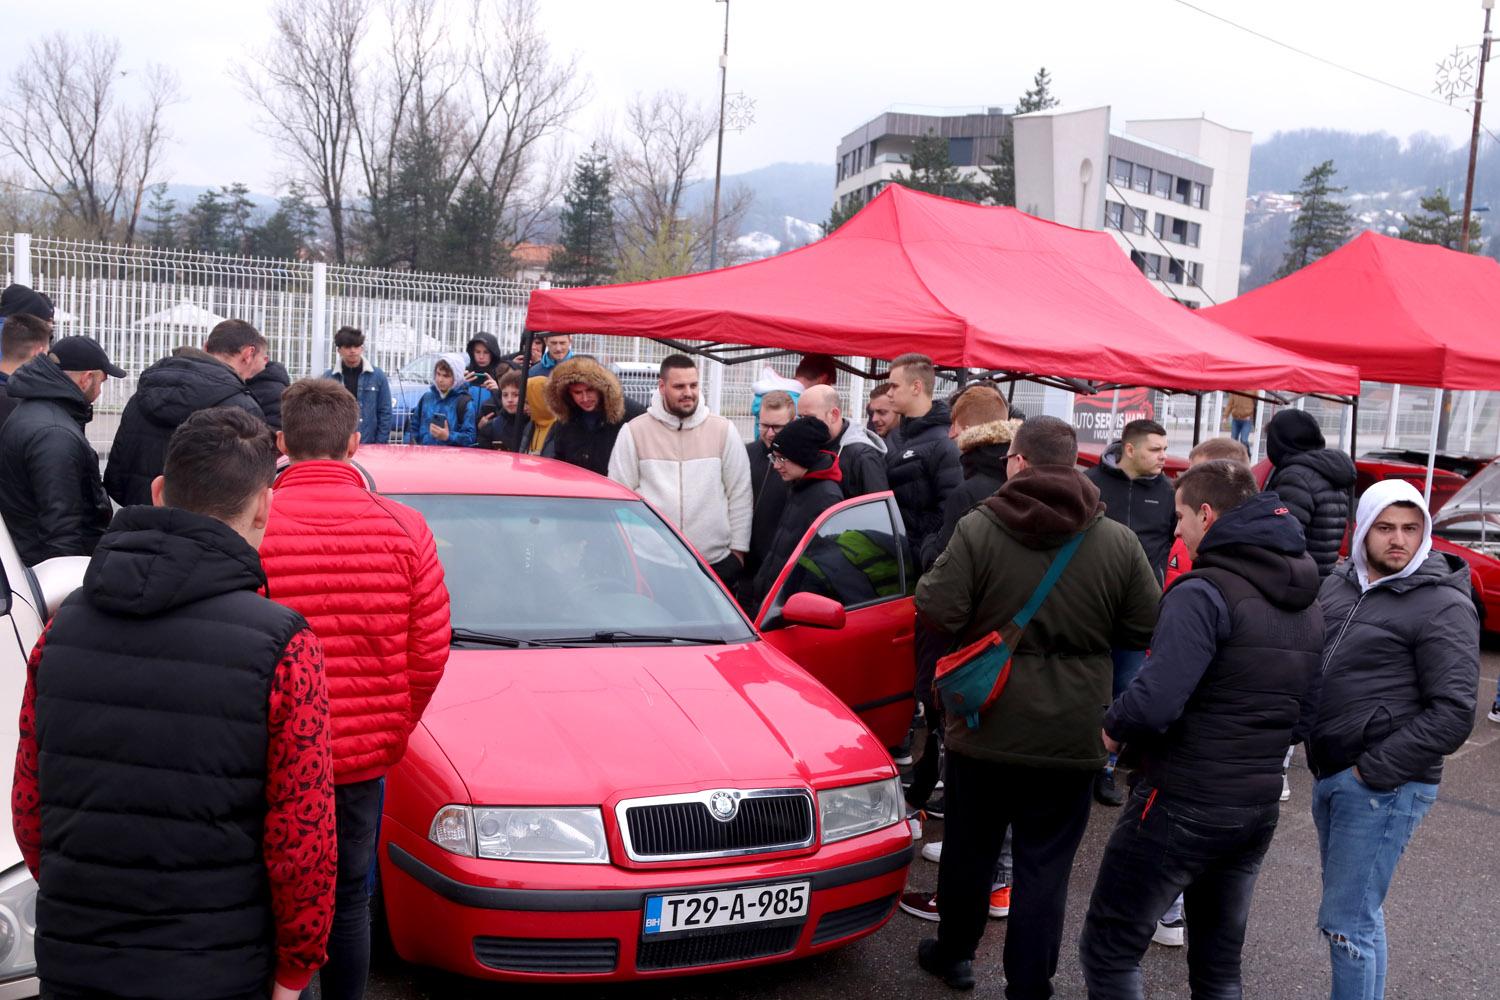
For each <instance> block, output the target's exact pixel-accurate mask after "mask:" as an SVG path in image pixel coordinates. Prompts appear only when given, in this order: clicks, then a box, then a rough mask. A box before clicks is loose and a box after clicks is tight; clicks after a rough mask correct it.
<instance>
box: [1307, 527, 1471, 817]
mask: <svg viewBox="0 0 1500 1000" xmlns="http://www.w3.org/2000/svg"><path fill="white" fill-rule="evenodd" d="M1318 603H1320V604H1321V605H1322V606H1323V618H1324V624H1325V629H1326V639H1325V647H1326V652H1325V653H1324V654H1323V674H1322V680H1321V689H1320V690H1319V692H1318V699H1317V706H1318V707H1317V711H1316V715H1315V717H1314V721H1313V724H1312V727H1311V728H1312V733H1311V735H1310V736H1309V738H1308V741H1307V762H1308V766H1309V767H1311V768H1312V771H1313V773H1314V774H1316V775H1318V776H1319V777H1327V776H1328V775H1330V774H1334V773H1336V772H1338V771H1342V770H1343V769H1344V768H1347V767H1350V766H1355V765H1357V766H1358V767H1359V774H1360V778H1361V779H1362V780H1363V781H1364V783H1365V784H1366V785H1368V786H1369V787H1370V788H1373V789H1375V790H1377V791H1386V790H1389V789H1392V788H1395V787H1396V786H1398V785H1401V784H1404V783H1406V782H1408V781H1422V782H1437V781H1438V780H1439V779H1441V778H1442V775H1443V758H1444V757H1446V756H1447V755H1448V754H1451V753H1453V752H1454V751H1455V750H1457V749H1458V748H1459V747H1461V746H1463V745H1464V741H1465V740H1466V739H1468V738H1469V732H1470V730H1471V729H1473V727H1474V704H1475V698H1476V694H1475V692H1476V691H1477V690H1478V688H1479V618H1478V616H1477V614H1476V613H1475V611H1474V602H1473V600H1472V599H1471V597H1470V594H1469V567H1468V565H1467V564H1466V563H1464V562H1463V560H1461V559H1459V558H1458V557H1457V556H1450V555H1444V554H1443V553H1441V552H1433V553H1430V554H1429V555H1428V556H1427V559H1426V560H1425V561H1424V562H1423V563H1422V565H1421V567H1420V568H1419V569H1418V570H1417V571H1416V572H1415V573H1413V574H1412V575H1411V576H1408V577H1403V578H1401V579H1396V580H1391V581H1390V582H1389V583H1385V584H1379V585H1377V586H1375V587H1372V588H1371V589H1369V590H1368V591H1364V592H1363V593H1361V589H1360V583H1359V574H1358V570H1357V569H1356V567H1355V565H1354V561H1353V560H1352V559H1351V560H1348V561H1346V562H1344V564H1343V565H1341V566H1340V567H1339V568H1338V569H1337V570H1335V571H1334V572H1333V574H1332V575H1330V576H1329V577H1327V578H1326V579H1325V580H1324V581H1323V586H1322V588H1321V589H1320V590H1319V591H1318Z"/></svg>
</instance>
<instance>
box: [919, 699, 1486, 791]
mask: <svg viewBox="0 0 1500 1000" xmlns="http://www.w3.org/2000/svg"><path fill="white" fill-rule="evenodd" d="M1485 718H1486V719H1489V720H1490V721H1491V722H1500V700H1497V701H1496V702H1495V704H1493V705H1491V706H1490V714H1489V715H1486V716H1485ZM938 784H942V782H938Z"/></svg>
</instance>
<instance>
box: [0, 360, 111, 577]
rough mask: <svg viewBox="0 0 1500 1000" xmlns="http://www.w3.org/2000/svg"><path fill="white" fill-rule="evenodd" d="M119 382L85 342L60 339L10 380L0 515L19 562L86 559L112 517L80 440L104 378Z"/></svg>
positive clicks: (95, 463) (0, 447)
mask: <svg viewBox="0 0 1500 1000" xmlns="http://www.w3.org/2000/svg"><path fill="white" fill-rule="evenodd" d="M111 377H113V378H124V377H125V372H124V371H123V370H122V369H120V368H117V367H115V365H114V364H113V363H111V362H110V360H109V358H108V357H107V356H105V353H104V349H103V348H102V347H100V346H99V345H98V343H96V342H95V341H93V340H91V339H90V338H88V337H64V338H62V339H61V340H59V341H57V342H56V343H54V344H53V345H52V347H51V348H50V350H49V351H46V352H43V353H42V354H38V355H37V356H36V357H34V358H32V359H31V360H30V361H28V362H26V363H25V364H24V365H22V366H21V367H20V368H17V369H16V373H15V374H14V375H12V376H11V377H10V382H9V383H8V387H9V389H10V396H11V398H12V399H14V400H16V402H17V406H16V409H15V412H14V413H12V414H11V417H10V419H9V420H7V421H6V422H5V427H4V428H3V429H0V514H3V515H4V517H5V525H6V527H7V528H9V529H10V535H11V538H12V540H14V541H15V543H16V549H17V550H18V551H19V552H20V554H21V561H22V562H24V563H25V564H26V565H28V566H35V565H36V564H37V563H39V562H42V561H43V560H45V559H51V558H53V557H54V556H86V555H90V554H92V553H93V551H94V546H95V545H96V544H98V542H99V539H100V538H101V537H102V536H103V535H104V531H105V529H106V528H108V527H109V519H110V515H111V513H112V510H111V508H110V505H109V498H108V497H106V496H105V495H104V485H103V484H102V483H101V482H100V481H99V456H98V455H97V454H95V453H94V448H93V446H92V445H90V444H89V441H88V438H87V437H86V436H85V435H84V433H83V428H84V426H85V425H86V424H87V423H88V422H89V420H90V419H92V417H93V415H94V405H93V404H94V400H96V399H98V398H99V393H100V392H101V391H102V390H103V388H104V382H105V380H106V379H107V378H111Z"/></svg>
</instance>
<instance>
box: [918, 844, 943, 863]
mask: <svg viewBox="0 0 1500 1000" xmlns="http://www.w3.org/2000/svg"><path fill="white" fill-rule="evenodd" d="M922 857H924V858H926V859H927V860H928V861H931V862H932V863H933V864H935V865H939V864H942V863H943V842H942V841H941V840H934V841H933V842H932V843H930V844H923V845H922Z"/></svg>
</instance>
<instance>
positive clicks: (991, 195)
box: [980, 66, 1061, 205]
mask: <svg viewBox="0 0 1500 1000" xmlns="http://www.w3.org/2000/svg"><path fill="white" fill-rule="evenodd" d="M1059 103H1061V102H1060V101H1058V99H1057V98H1056V97H1054V96H1052V76H1051V75H1050V74H1049V73H1048V72H1047V67H1045V66H1043V67H1042V68H1041V69H1039V70H1037V71H1036V76H1034V77H1032V78H1031V89H1030V90H1027V91H1026V92H1025V93H1024V94H1022V95H1021V96H1020V98H1019V99H1018V100H1017V101H1016V110H1015V113H1016V114H1018V115H1026V114H1030V113H1031V112H1033V111H1046V110H1047V109H1048V108H1055V107H1057V106H1058V104H1059ZM990 162H991V163H993V164H994V166H992V167H981V168H980V169H981V170H982V171H983V172H984V176H985V178H986V180H987V183H986V184H985V186H984V188H983V190H982V193H983V196H984V199H985V200H986V201H988V202H990V203H991V204H994V205H1014V204H1015V203H1016V142H1015V131H1014V126H1013V125H1012V124H1011V122H1009V121H1007V122H1006V123H1005V131H1004V134H1002V135H1001V136H1000V152H999V154H998V155H996V156H992V157H990Z"/></svg>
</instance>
